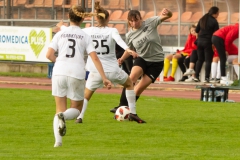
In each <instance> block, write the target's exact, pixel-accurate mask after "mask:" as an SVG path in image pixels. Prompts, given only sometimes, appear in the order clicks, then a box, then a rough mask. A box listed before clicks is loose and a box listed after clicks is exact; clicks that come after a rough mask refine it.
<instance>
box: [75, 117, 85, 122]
mask: <svg viewBox="0 0 240 160" xmlns="http://www.w3.org/2000/svg"><path fill="white" fill-rule="evenodd" d="M75 123H83V120H82V118H79V119H76V121H75Z"/></svg>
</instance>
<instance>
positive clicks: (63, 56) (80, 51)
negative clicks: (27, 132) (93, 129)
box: [46, 6, 111, 147]
mask: <svg viewBox="0 0 240 160" xmlns="http://www.w3.org/2000/svg"><path fill="white" fill-rule="evenodd" d="M93 15H95V14H93V13H84V9H83V8H82V7H81V6H72V7H71V8H70V10H69V19H70V26H69V27H67V28H66V29H65V30H63V31H60V32H58V33H57V34H56V35H55V36H54V37H53V40H52V41H51V43H50V45H49V48H48V51H47V54H46V57H47V58H48V59H49V60H50V61H52V62H55V65H54V68H53V75H52V95H53V96H54V97H55V103H56V114H55V116H54V120H53V130H54V136H55V144H54V147H59V146H62V136H64V135H65V134H66V124H65V120H70V119H75V118H77V117H78V116H79V114H80V111H81V110H82V106H83V99H84V88H85V72H86V71H85V69H84V68H85V62H84V52H85V51H86V52H87V53H88V55H89V56H90V57H91V59H92V61H93V64H94V65H95V66H96V68H97V71H98V72H99V74H100V77H101V79H102V81H103V84H104V85H105V86H107V88H109V89H110V88H111V82H110V81H109V80H108V79H107V78H106V75H105V73H104V70H103V68H102V65H101V62H100V60H99V58H98V56H97V54H96V52H95V48H94V44H93V42H92V39H91V37H90V36H89V35H87V34H86V33H85V32H83V31H82V30H81V28H80V27H79V25H80V24H81V23H82V22H83V20H84V17H86V16H93ZM55 51H58V57H56V56H55V55H54V53H55ZM67 98H69V99H70V100H71V104H70V108H67Z"/></svg>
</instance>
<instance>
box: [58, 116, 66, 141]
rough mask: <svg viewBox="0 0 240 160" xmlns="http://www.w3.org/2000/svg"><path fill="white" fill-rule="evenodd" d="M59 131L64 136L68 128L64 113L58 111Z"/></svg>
mask: <svg viewBox="0 0 240 160" xmlns="http://www.w3.org/2000/svg"><path fill="white" fill-rule="evenodd" d="M58 125H59V127H58V131H59V134H60V136H64V135H65V134H66V131H67V128H66V124H65V120H64V115H63V113H58Z"/></svg>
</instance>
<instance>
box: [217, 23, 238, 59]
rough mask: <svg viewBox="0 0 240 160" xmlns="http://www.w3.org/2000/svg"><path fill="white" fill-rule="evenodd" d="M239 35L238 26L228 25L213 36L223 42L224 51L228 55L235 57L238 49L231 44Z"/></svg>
mask: <svg viewBox="0 0 240 160" xmlns="http://www.w3.org/2000/svg"><path fill="white" fill-rule="evenodd" d="M238 34H239V25H238V23H236V24H235V25H229V26H225V27H222V28H220V29H219V30H217V31H216V32H214V34H213V35H215V36H218V37H220V38H222V39H223V40H224V44H225V49H226V51H227V52H228V54H229V55H237V54H238V48H237V46H236V45H234V44H233V41H234V40H236V39H237V38H238Z"/></svg>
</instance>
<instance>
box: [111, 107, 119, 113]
mask: <svg viewBox="0 0 240 160" xmlns="http://www.w3.org/2000/svg"><path fill="white" fill-rule="evenodd" d="M118 108H119V106H117V107H114V108H113V109H110V112H112V113H115V112H116V110H117V109H118Z"/></svg>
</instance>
